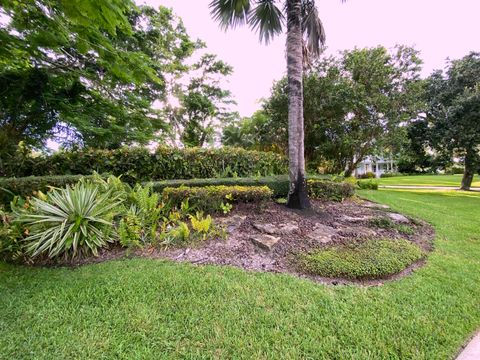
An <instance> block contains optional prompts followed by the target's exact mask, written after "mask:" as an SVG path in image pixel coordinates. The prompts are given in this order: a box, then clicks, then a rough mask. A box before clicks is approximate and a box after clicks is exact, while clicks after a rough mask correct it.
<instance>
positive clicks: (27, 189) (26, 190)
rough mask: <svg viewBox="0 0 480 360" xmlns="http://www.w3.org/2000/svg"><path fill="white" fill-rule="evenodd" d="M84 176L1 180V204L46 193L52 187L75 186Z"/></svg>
mask: <svg viewBox="0 0 480 360" xmlns="http://www.w3.org/2000/svg"><path fill="white" fill-rule="evenodd" d="M83 177H84V176H83V175H63V176H28V177H22V178H0V203H2V204H9V203H10V201H11V200H12V199H13V196H14V195H20V196H22V197H25V196H31V195H34V194H35V192H36V191H42V192H46V191H48V190H49V189H50V188H51V187H58V188H60V187H65V186H66V185H69V184H75V183H76V182H78V181H79V180H80V179H81V178H83Z"/></svg>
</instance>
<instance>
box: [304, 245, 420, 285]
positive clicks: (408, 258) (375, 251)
mask: <svg viewBox="0 0 480 360" xmlns="http://www.w3.org/2000/svg"><path fill="white" fill-rule="evenodd" d="M422 256H423V254H422V250H421V249H420V248H419V247H418V246H416V245H414V244H412V243H411V242H410V241H406V240H403V239H399V240H367V241H364V242H360V243H353V244H342V245H333V246H329V247H327V248H325V249H320V250H315V251H313V252H310V253H307V254H303V255H301V256H299V259H298V262H299V266H300V268H301V269H302V270H305V271H306V272H308V273H311V274H313V275H319V276H325V277H332V278H348V279H365V278H367V279H378V278H382V277H386V276H389V275H393V274H396V273H399V272H400V271H402V270H403V269H405V268H406V267H407V266H409V265H411V264H412V263H414V262H415V261H418V260H420V259H421V258H422Z"/></svg>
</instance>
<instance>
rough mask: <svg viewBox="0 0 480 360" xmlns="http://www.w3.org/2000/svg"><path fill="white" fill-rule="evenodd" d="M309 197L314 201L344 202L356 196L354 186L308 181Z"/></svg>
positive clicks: (342, 183) (344, 183) (343, 183)
mask: <svg viewBox="0 0 480 360" xmlns="http://www.w3.org/2000/svg"><path fill="white" fill-rule="evenodd" d="M307 188H308V195H309V196H310V197H312V198H314V199H322V200H332V201H343V200H344V199H346V198H348V197H351V196H353V195H354V194H355V188H354V186H353V185H352V184H350V183H346V182H340V183H339V182H333V181H323V180H307Z"/></svg>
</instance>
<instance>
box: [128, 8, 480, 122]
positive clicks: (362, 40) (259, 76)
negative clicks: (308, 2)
mask: <svg viewBox="0 0 480 360" xmlns="http://www.w3.org/2000/svg"><path fill="white" fill-rule="evenodd" d="M210 1H211V0H137V3H139V4H143V3H146V4H148V5H151V6H154V7H158V5H163V6H166V7H170V8H172V9H173V10H174V12H175V13H176V14H177V15H179V16H180V17H181V18H182V19H183V22H184V24H185V26H186V28H187V31H188V33H189V34H190V36H191V37H192V38H194V39H196V38H199V39H201V40H203V41H205V42H206V43H207V46H208V49H207V51H208V52H211V53H214V54H217V55H218V56H219V58H220V59H222V60H224V61H225V62H227V63H228V64H230V65H232V66H233V67H234V74H233V75H232V76H231V77H230V78H229V83H228V84H225V87H226V88H228V89H230V90H231V91H232V93H233V95H234V97H235V99H236V101H237V103H238V110H239V112H240V114H241V115H242V116H250V115H251V114H252V113H253V112H254V111H255V110H257V109H259V106H260V105H259V99H260V98H262V97H268V95H269V93H270V89H271V87H272V84H273V81H274V80H278V79H280V78H281V77H282V76H283V75H284V74H285V70H286V69H285V66H286V64H285V55H284V54H285V50H284V49H285V36H284V35H282V36H280V37H278V38H277V39H275V41H273V42H272V43H271V44H270V45H268V46H266V45H263V44H260V43H259V41H258V36H257V35H256V34H255V33H253V32H252V31H251V30H250V29H249V28H247V27H243V28H237V29H232V30H228V31H227V32H224V31H223V30H221V29H220V28H219V27H218V24H217V23H215V22H214V21H213V20H212V18H211V16H210V12H209V7H208V5H209V3H210ZM317 6H318V10H319V14H320V17H321V19H322V21H323V24H324V27H325V31H326V33H327V46H328V50H327V53H329V54H330V53H336V52H337V51H339V50H345V49H353V48H354V47H371V46H377V45H383V46H385V47H387V48H390V47H393V46H394V45H395V44H402V45H409V46H414V47H415V48H416V49H417V50H420V51H421V57H422V59H423V60H424V70H423V75H425V76H427V75H429V74H430V73H431V71H432V70H433V69H438V68H443V67H444V65H445V59H446V58H447V57H449V58H451V59H456V58H460V57H463V56H464V55H466V54H467V53H469V52H470V51H480V36H479V35H480V31H479V25H480V21H479V15H480V0H455V1H452V0H348V1H347V2H346V3H342V2H341V1H340V0H317Z"/></svg>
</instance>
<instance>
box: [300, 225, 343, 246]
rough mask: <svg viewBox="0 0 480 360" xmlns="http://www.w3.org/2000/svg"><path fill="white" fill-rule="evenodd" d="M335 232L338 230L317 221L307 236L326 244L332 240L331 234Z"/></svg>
mask: <svg viewBox="0 0 480 360" xmlns="http://www.w3.org/2000/svg"><path fill="white" fill-rule="evenodd" d="M337 232H338V230H337V229H335V228H333V227H331V226H327V225H323V224H320V223H317V224H315V227H314V228H313V231H312V232H311V233H309V234H308V235H307V237H309V238H310V239H312V240H315V241H318V242H320V243H322V244H326V243H329V242H330V241H332V237H333V235H335V234H336V233H337Z"/></svg>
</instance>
